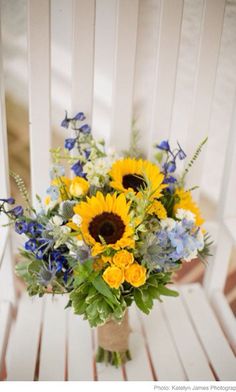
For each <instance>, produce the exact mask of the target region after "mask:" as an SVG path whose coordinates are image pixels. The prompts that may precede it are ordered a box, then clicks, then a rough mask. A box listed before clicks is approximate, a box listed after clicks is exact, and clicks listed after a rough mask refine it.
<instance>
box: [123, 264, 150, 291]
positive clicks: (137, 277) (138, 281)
mask: <svg viewBox="0 0 236 392" xmlns="http://www.w3.org/2000/svg"><path fill="white" fill-rule="evenodd" d="M125 280H126V282H128V283H130V284H131V285H132V286H134V287H139V286H142V285H143V284H144V283H145V282H146V268H145V267H143V266H142V265H140V264H138V263H133V264H131V265H130V266H129V267H128V268H126V270H125Z"/></svg>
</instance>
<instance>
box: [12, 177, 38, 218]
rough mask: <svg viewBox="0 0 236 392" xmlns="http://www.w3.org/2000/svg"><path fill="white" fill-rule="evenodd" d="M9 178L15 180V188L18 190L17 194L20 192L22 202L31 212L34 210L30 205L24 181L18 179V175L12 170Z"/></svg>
mask: <svg viewBox="0 0 236 392" xmlns="http://www.w3.org/2000/svg"><path fill="white" fill-rule="evenodd" d="M10 176H11V177H12V178H13V179H14V180H15V183H16V185H17V188H18V189H19V192H20V194H21V196H22V198H23V200H24V201H25V202H26V205H27V207H28V209H29V210H31V211H34V209H33V208H32V205H31V201H30V197H29V193H28V191H27V188H26V186H25V183H24V180H23V179H22V178H21V177H20V175H19V174H17V173H15V172H14V171H12V170H10Z"/></svg>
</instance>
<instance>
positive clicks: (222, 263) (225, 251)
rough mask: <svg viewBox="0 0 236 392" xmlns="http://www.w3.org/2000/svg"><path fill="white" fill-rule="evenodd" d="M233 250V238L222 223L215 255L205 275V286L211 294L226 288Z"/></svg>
mask: <svg viewBox="0 0 236 392" xmlns="http://www.w3.org/2000/svg"><path fill="white" fill-rule="evenodd" d="M231 251H232V239H231V238H230V235H229V233H228V231H227V228H226V227H225V225H224V224H222V225H221V227H220V231H219V235H218V241H217V248H216V253H215V256H214V258H213V259H212V260H210V261H209V264H208V266H207V269H206V272H205V276H204V288H205V290H206V292H207V294H208V295H209V296H211V294H212V293H213V292H214V291H215V290H223V289H224V286H225V281H226V277H227V272H228V264H229V260H230V255H231Z"/></svg>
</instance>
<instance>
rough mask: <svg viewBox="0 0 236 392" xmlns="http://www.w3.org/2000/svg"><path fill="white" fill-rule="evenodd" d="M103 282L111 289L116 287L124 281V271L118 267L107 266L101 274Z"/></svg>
mask: <svg viewBox="0 0 236 392" xmlns="http://www.w3.org/2000/svg"><path fill="white" fill-rule="evenodd" d="M102 277H103V279H104V280H105V282H106V283H107V284H108V286H110V287H111V288H113V289H118V288H119V287H120V285H121V283H123V282H124V271H123V270H122V269H120V268H118V267H115V266H114V267H107V268H106V270H105V271H104V272H103V275H102Z"/></svg>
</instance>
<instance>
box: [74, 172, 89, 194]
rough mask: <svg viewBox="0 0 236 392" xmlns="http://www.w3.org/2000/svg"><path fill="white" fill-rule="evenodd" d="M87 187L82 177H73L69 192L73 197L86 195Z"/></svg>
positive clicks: (87, 184) (86, 182)
mask: <svg viewBox="0 0 236 392" xmlns="http://www.w3.org/2000/svg"><path fill="white" fill-rule="evenodd" d="M88 189H89V183H88V181H86V180H85V179H84V178H82V177H74V178H73V180H71V184H70V188H69V190H70V194H71V196H74V197H80V196H83V195H86V193H87V192H88Z"/></svg>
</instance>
